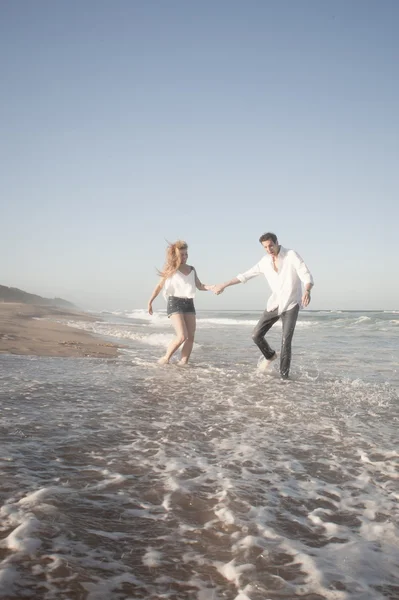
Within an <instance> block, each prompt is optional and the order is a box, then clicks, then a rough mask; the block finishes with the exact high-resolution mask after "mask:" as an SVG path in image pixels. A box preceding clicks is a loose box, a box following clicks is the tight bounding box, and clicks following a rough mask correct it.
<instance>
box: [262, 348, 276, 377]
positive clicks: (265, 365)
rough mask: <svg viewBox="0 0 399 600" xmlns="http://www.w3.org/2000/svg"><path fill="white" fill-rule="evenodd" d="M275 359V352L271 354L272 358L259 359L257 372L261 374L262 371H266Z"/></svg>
mask: <svg viewBox="0 0 399 600" xmlns="http://www.w3.org/2000/svg"><path fill="white" fill-rule="evenodd" d="M276 358H277V352H275V353H274V354H273V356H272V357H271V358H268V359H266V358H261V359H260V360H259V362H258V371H259V372H260V373H263V372H264V371H267V369H268V368H269V366H270V365H271V363H272V362H273V361H274V360H276Z"/></svg>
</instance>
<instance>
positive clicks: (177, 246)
mask: <svg viewBox="0 0 399 600" xmlns="http://www.w3.org/2000/svg"><path fill="white" fill-rule="evenodd" d="M187 248H188V246H187V242H184V241H183V240H177V242H174V243H173V244H169V246H168V247H167V249H166V260H165V264H164V267H163V269H162V271H158V272H159V275H160V276H161V277H163V278H164V279H167V278H168V277H172V275H174V274H175V273H176V271H177V270H178V268H179V267H180V265H181V256H180V250H187Z"/></svg>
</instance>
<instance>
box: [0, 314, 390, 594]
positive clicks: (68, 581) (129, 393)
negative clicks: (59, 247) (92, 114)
mask: <svg viewBox="0 0 399 600" xmlns="http://www.w3.org/2000/svg"><path fill="white" fill-rule="evenodd" d="M259 316H260V314H259V313H258V312H252V311H244V310H243V311H218V312H216V311H215V312H211V311H198V314H197V333H196V341H195V345H194V349H193V353H192V357H191V364H190V365H189V366H188V367H185V368H181V367H178V366H177V365H176V364H173V362H172V364H170V365H168V366H159V365H158V364H157V359H158V358H159V357H160V356H162V355H163V354H164V352H165V348H166V346H167V344H168V343H169V341H170V340H171V339H172V329H171V325H170V322H169V320H168V319H167V317H166V315H165V313H164V312H162V311H159V312H157V313H156V314H154V316H153V317H150V316H149V315H148V314H147V313H146V312H145V311H144V310H133V311H125V312H122V311H120V312H117V313H103V314H101V318H102V319H103V320H102V321H100V320H99V321H98V322H95V323H92V322H87V323H84V322H83V323H82V322H79V323H73V322H70V324H71V325H75V326H78V327H80V328H84V329H86V330H88V331H92V332H95V333H99V334H101V335H103V336H105V337H106V338H107V339H109V340H110V341H114V342H118V343H121V344H123V346H124V349H123V351H122V354H121V356H120V357H118V358H117V359H104V360H99V359H87V358H85V359H76V358H40V357H26V356H11V355H1V356H0V411H1V412H0V415H1V420H0V440H1V453H0V482H1V483H0V530H1V541H0V597H1V598H2V599H3V600H7V599H11V598H29V599H32V600H35V599H38V600H39V599H40V600H42V599H46V600H50V599H57V600H58V599H63V600H67V599H70V600H78V599H85V600H86V599H87V600H97V599H98V600H113V599H115V600H119V599H120V600H125V599H126V600H127V599H148V600H160V599H166V600H191V599H192V600H194V599H195V600H219V599H220V600H221V599H224V600H268V599H270V600H277V599H279V600H281V599H286V600H295V599H299V598H300V599H302V600H324V599H325V600H382V599H390V600H397V599H398V598H399V530H398V523H399V503H398V500H399V473H398V465H399V461H398V458H399V443H398V442H399V435H398V425H399V403H398V386H399V365H398V363H399V335H398V333H399V314H398V313H395V312H328V311H325V312H322V311H302V312H301V313H300V316H299V320H298V323H297V328H296V331H295V335H294V340H293V359H292V367H291V378H290V380H288V381H283V380H281V379H280V377H279V374H278V361H275V362H273V363H272V364H271V365H270V367H269V369H268V370H266V371H265V372H263V371H262V370H261V369H259V368H258V359H259V351H258V349H257V348H256V346H255V345H254V344H253V342H252V340H251V332H252V328H253V326H254V325H255V324H256V322H257V319H258V318H259ZM280 338H281V325H280V324H279V323H277V324H276V325H275V326H274V327H273V329H272V330H271V331H270V333H269V334H268V340H269V342H270V344H271V346H272V347H273V348H275V349H276V350H279V344H280Z"/></svg>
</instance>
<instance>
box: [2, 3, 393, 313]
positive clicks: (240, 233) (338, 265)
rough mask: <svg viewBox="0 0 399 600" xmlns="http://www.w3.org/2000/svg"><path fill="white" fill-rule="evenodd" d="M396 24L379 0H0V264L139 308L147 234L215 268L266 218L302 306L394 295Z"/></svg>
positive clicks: (45, 282)
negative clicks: (301, 263)
mask: <svg viewBox="0 0 399 600" xmlns="http://www.w3.org/2000/svg"><path fill="white" fill-rule="evenodd" d="M398 26H399V2H397V1H396V0H382V1H377V0H375V1H368V0H351V1H347V0H343V1H328V2H327V1H326V2H323V1H320V0H279V1H277V0H275V1H268V0H246V1H244V0H241V1H240V2H238V1H236V0H218V1H214V0H212V1H210V0H202V1H201V2H187V1H185V0H179V1H176V0H168V1H167V0H158V1H152V0H146V1H144V0H141V1H140V2H139V1H135V0H113V1H112V2H110V1H108V0H107V1H103V0H85V1H84V2H81V1H79V2H78V1H74V0H73V1H70V0H68V1H67V0H64V1H61V0H48V1H43V0H36V1H35V2H27V1H22V0H19V1H18V0H17V1H15V0H3V1H2V2H1V6H0V51H1V53H0V55H1V59H0V60H1V88H2V91H1V102H0V120H1V138H0V164H1V177H0V197H1V237H0V252H1V268H0V283H1V284H4V285H10V286H15V287H20V288H23V289H26V290H28V291H31V292H35V293H39V294H43V295H49V296H55V295H61V296H63V297H66V298H69V299H72V300H74V301H76V302H78V303H79V304H80V305H82V306H85V307H92V308H139V307H144V306H145V305H146V302H147V299H148V297H149V295H150V293H151V291H152V289H153V287H154V286H155V284H156V281H157V276H156V271H155V268H156V267H161V266H162V264H163V259H164V250H165V246H166V243H165V239H168V240H175V239H177V238H183V239H185V240H187V242H188V243H189V252H190V257H189V262H190V263H191V264H194V265H195V267H196V268H197V271H198V274H199V276H200V278H201V279H202V280H203V281H204V282H206V283H218V282H220V281H224V280H226V279H230V278H231V277H233V276H235V275H236V274H237V273H238V272H242V271H243V270H245V269H247V268H249V267H251V266H252V265H253V264H255V263H256V262H257V261H258V260H259V259H260V258H261V257H262V255H263V250H262V248H261V246H260V244H259V243H258V238H259V235H260V234H262V233H263V232H265V231H274V232H275V233H277V235H278V237H279V241H280V242H281V243H282V244H283V245H284V246H286V247H289V248H294V249H296V250H297V251H298V252H299V253H300V254H301V255H302V256H303V257H304V259H305V260H306V262H307V263H308V265H309V267H310V269H311V271H312V272H313V274H314V277H315V281H316V286H315V289H314V294H313V304H312V305H311V308H314V309H317V308H349V309H354V308H366V309H367V308H369V309H372V308H377V309H378V308H386V309H398V308H399V276H398V272H399V269H398V265H397V260H398V255H399V252H398V242H397V240H398V233H397V231H398V227H399V202H398V197H399V182H398V172H399V168H398V156H399V119H398V106H399V66H398V65H399V52H398V49H399V37H398V33H397V32H398ZM267 296H268V287H267V284H266V283H265V281H264V280H263V281H261V280H260V279H259V280H255V281H251V282H250V283H248V284H247V285H242V286H237V287H234V288H231V289H228V290H226V292H225V293H224V294H223V295H222V296H220V297H215V296H213V295H211V294H208V293H206V294H205V293H201V294H199V295H198V298H197V307H198V308H229V309H231V308H248V309H262V308H263V307H264V305H265V301H266V298H267ZM163 307H164V304H163V301H162V299H159V300H158V301H157V303H156V305H155V308H163Z"/></svg>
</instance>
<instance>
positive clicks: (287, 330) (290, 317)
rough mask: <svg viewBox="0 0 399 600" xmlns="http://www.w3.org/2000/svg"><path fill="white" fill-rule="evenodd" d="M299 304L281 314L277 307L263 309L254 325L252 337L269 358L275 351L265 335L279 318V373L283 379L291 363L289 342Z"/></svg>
mask: <svg viewBox="0 0 399 600" xmlns="http://www.w3.org/2000/svg"><path fill="white" fill-rule="evenodd" d="M298 312H299V305H298V304H296V305H295V306H294V307H293V308H291V309H290V310H287V311H285V312H283V313H281V315H279V314H278V309H277V308H276V310H272V311H268V310H265V312H264V313H263V315H262V316H261V318H260V319H259V322H258V324H257V325H256V327H255V329H254V332H253V335H252V339H253V341H254V342H255V344H256V345H257V346H258V348H259V350H260V351H261V352H262V354H263V356H264V357H265V358H266V359H267V360H270V359H271V358H272V357H273V356H274V354H275V351H274V350H272V349H271V348H270V346H269V344H268V343H267V341H266V340H265V335H266V333H267V332H268V331H269V329H270V328H271V327H272V326H273V325H274V323H276V322H277V321H278V320H279V319H280V318H281V320H282V322H283V337H282V340H281V355H280V374H281V377H282V378H283V379H287V378H288V374H289V371H290V364H291V342H292V336H293V335H294V330H295V325H296V321H297V318H298Z"/></svg>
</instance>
